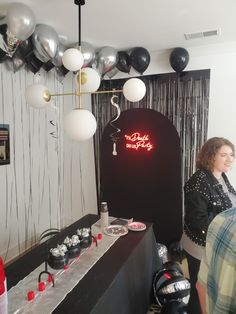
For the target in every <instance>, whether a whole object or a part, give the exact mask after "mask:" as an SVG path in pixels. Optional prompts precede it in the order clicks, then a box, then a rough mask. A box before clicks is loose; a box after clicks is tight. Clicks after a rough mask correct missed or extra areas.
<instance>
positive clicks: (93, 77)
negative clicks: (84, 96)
mask: <svg viewBox="0 0 236 314" xmlns="http://www.w3.org/2000/svg"><path fill="white" fill-rule="evenodd" d="M80 72H81V92H84V93H94V92H96V90H98V88H99V86H100V83H101V78H100V75H99V74H98V72H97V71H96V70H94V69H92V68H83V69H82V70H81V71H79V72H78V73H77V74H76V76H75V82H76V84H77V90H78V91H79V77H80Z"/></svg>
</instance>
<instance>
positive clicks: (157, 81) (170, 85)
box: [92, 69, 210, 200]
mask: <svg viewBox="0 0 236 314" xmlns="http://www.w3.org/2000/svg"><path fill="white" fill-rule="evenodd" d="M139 78H141V79H142V80H143V82H144V83H145V85H146V89H147V91H146V95H145V97H144V98H143V99H142V100H141V101H139V102H135V103H132V102H129V101H128V100H126V99H125V98H124V96H123V93H117V94H116V93H115V94H116V95H117V96H119V99H118V100H116V102H117V103H118V104H119V106H120V108H121V111H123V110H127V109H131V108H150V109H154V110H156V111H158V112H160V113H162V114H163V115H165V116H166V117H167V118H168V119H169V120H170V121H171V122H172V123H173V125H174V126H175V127H176V129H177V132H178V134H179V137H180V145H181V149H182V169H181V171H182V180H183V183H184V182H186V181H187V179H188V178H189V177H190V176H191V174H192V173H193V172H194V171H195V161H196V154H197V152H198V151H199V149H200V147H201V146H202V144H203V143H204V142H205V140H206V136H207V126H208V107H209V83H210V70H209V69H207V70H198V71H189V72H183V73H182V74H181V75H180V76H178V75H177V74H176V73H168V74H158V75H148V76H142V77H139ZM126 80H127V78H126V79H119V80H106V81H103V82H102V83H101V87H100V90H113V89H116V90H118V89H119V90H122V87H123V85H124V83H125V81H126ZM111 96H112V94H111V93H107V94H93V95H92V111H93V114H94V115H95V117H96V119H97V123H98V129H97V132H96V134H95V137H94V151H95V165H96V176H97V192H98V200H100V143H101V138H102V133H103V130H104V128H105V126H106V125H107V123H109V121H110V120H111V119H112V117H114V116H115V115H116V112H115V110H114V108H113V106H112V105H111V103H110V100H111Z"/></svg>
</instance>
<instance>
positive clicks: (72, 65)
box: [62, 48, 84, 72]
mask: <svg viewBox="0 0 236 314" xmlns="http://www.w3.org/2000/svg"><path fill="white" fill-rule="evenodd" d="M62 63H63V65H64V67H65V68H66V69H67V70H69V71H73V72H74V71H78V70H80V69H81V68H82V66H83V63H84V57H83V54H82V53H81V51H80V50H78V49H76V48H69V49H67V50H65V52H64V53H63V56H62Z"/></svg>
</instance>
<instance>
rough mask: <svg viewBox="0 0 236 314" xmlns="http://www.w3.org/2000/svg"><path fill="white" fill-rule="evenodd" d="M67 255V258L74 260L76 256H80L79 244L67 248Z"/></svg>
mask: <svg viewBox="0 0 236 314" xmlns="http://www.w3.org/2000/svg"><path fill="white" fill-rule="evenodd" d="M67 249H68V253H69V258H75V257H77V256H79V255H80V252H81V246H80V243H78V244H76V245H74V246H73V245H72V246H68V247H67Z"/></svg>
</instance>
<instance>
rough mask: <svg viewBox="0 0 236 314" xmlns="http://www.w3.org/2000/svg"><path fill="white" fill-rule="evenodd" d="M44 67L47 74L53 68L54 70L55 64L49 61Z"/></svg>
mask: <svg viewBox="0 0 236 314" xmlns="http://www.w3.org/2000/svg"><path fill="white" fill-rule="evenodd" d="M42 67H43V69H44V70H45V71H46V72H49V71H50V70H51V69H52V68H54V64H53V63H52V62H51V61H50V60H49V61H48V62H46V63H44V64H43V66H42Z"/></svg>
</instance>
